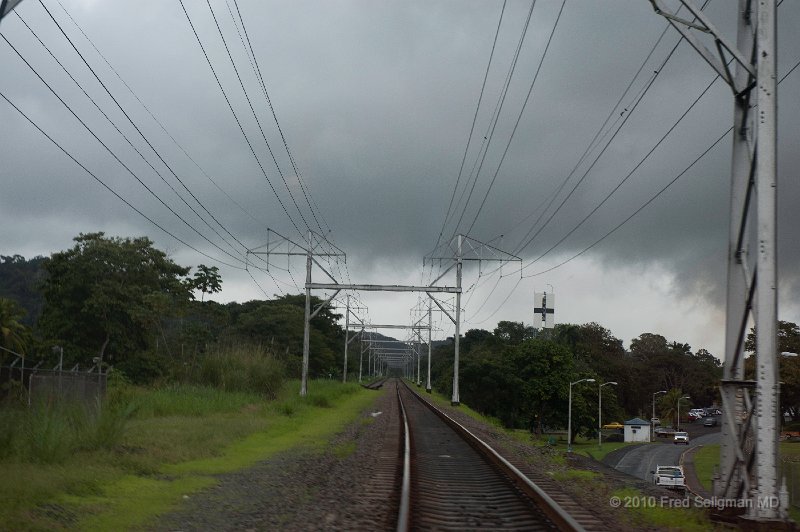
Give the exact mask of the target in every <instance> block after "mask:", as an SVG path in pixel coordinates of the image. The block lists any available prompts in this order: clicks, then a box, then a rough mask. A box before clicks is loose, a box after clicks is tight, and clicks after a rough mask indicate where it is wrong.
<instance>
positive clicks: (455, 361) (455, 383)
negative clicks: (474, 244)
mask: <svg viewBox="0 0 800 532" xmlns="http://www.w3.org/2000/svg"><path fill="white" fill-rule="evenodd" d="M461 242H462V236H461V235H458V251H457V254H456V288H458V289H459V290H458V292H456V323H455V325H456V335H455V356H454V358H453V397H452V399H451V400H450V404H451V405H453V406H458V405H459V404H460V403H461V398H460V395H459V392H458V348H459V343H460V336H461V266H462V260H461Z"/></svg>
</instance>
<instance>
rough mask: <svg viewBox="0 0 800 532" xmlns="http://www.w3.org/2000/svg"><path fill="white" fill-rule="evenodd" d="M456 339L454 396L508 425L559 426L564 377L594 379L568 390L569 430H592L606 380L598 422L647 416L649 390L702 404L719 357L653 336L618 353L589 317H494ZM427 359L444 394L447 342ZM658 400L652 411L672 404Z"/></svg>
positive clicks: (708, 397)
mask: <svg viewBox="0 0 800 532" xmlns="http://www.w3.org/2000/svg"><path fill="white" fill-rule="evenodd" d="M461 345H462V349H461V358H460V361H459V364H460V367H461V372H460V379H459V393H460V400H461V401H463V402H465V403H467V404H469V405H470V406H472V407H474V408H476V409H477V410H479V411H481V412H483V413H485V414H488V415H491V416H494V417H496V418H498V419H500V420H501V421H502V422H503V424H504V425H506V426H508V427H517V428H528V429H531V430H534V431H542V430H547V429H556V428H557V429H564V428H566V425H567V418H568V404H569V389H570V383H575V382H577V381H579V380H581V379H594V382H582V383H579V384H575V385H574V386H573V388H572V392H573V393H572V425H573V429H574V431H575V432H576V433H581V432H582V433H585V434H593V433H594V432H595V431H596V429H597V422H598V406H599V405H598V403H599V400H598V394H599V390H598V387H599V385H601V384H605V383H609V382H616V383H617V384H616V385H613V384H608V385H605V386H603V388H602V394H603V400H602V408H603V412H602V419H603V420H604V423H605V422H608V421H612V420H616V421H623V420H624V419H629V418H631V417H634V416H638V417H642V418H644V419H649V418H650V417H651V409H652V399H653V395H652V394H653V393H654V392H656V391H659V390H663V389H666V390H674V391H675V393H677V397H682V396H684V395H691V397H692V398H693V401H694V404H697V405H702V406H710V405H711V404H714V403H715V402H717V399H718V396H717V393H716V388H715V387H716V386H717V385H718V383H719V379H720V377H721V368H720V362H719V360H718V359H716V358H715V357H713V356H712V355H711V354H710V353H708V352H707V351H705V350H700V351H698V352H697V353H692V352H691V349H690V347H689V346H688V345H686V344H680V343H677V342H672V343H670V342H668V341H667V340H666V339H665V338H664V337H662V336H660V335H656V334H651V333H644V334H642V335H640V336H639V337H638V338H635V339H633V341H632V342H631V349H630V351H629V352H626V351H625V349H624V348H623V345H622V341H621V340H620V339H618V338H615V337H614V336H613V335H612V334H611V332H610V331H608V330H607V329H604V328H603V327H602V326H600V325H598V324H596V323H588V324H585V325H574V324H559V325H557V326H556V327H555V329H553V330H552V331H535V330H533V329H531V328H529V327H525V326H524V325H523V324H522V323H513V322H500V323H499V324H498V326H497V328H496V329H495V330H494V331H493V332H489V331H485V330H470V331H467V333H466V334H465V335H464V340H463V342H462V344H461ZM434 360H435V361H436V362H435V364H434V365H433V368H434V380H435V383H436V385H437V387H438V388H439V389H443V390H447V393H451V391H452V367H453V346H452V345H448V346H442V347H439V348H438V349H437V350H436V352H435V357H434ZM673 395H674V394H673ZM669 397H672V395H670V396H669ZM660 399H661V400H660V401H659V402H657V403H656V411H657V414H658V413H659V412H661V411H664V412H665V413H667V411H668V410H669V409H670V408H674V407H673V406H672V405H671V404H670V403H669V399H665V398H664V397H661V398H660ZM688 405H689V403H688V402H687V401H686V400H684V401H683V402H682V404H681V408H683V412H684V414H685V412H686V411H688V408H689V406H688Z"/></svg>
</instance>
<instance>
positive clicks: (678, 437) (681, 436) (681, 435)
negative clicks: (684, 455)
mask: <svg viewBox="0 0 800 532" xmlns="http://www.w3.org/2000/svg"><path fill="white" fill-rule="evenodd" d="M672 443H674V444H675V445H678V444H679V443H685V444H686V445H689V433H688V432H676V433H675V436H673V438H672Z"/></svg>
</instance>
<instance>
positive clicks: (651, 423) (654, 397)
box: [650, 390, 667, 443]
mask: <svg viewBox="0 0 800 532" xmlns="http://www.w3.org/2000/svg"><path fill="white" fill-rule="evenodd" d="M660 393H667V390H659V391H657V392H656V393H654V394H653V417H652V418H650V443H653V440H654V439H655V437H656V435H655V431H656V426H655V425H654V424H653V420H654V419H655V418H656V395H658V394H660Z"/></svg>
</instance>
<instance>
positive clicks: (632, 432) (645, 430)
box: [624, 417, 650, 443]
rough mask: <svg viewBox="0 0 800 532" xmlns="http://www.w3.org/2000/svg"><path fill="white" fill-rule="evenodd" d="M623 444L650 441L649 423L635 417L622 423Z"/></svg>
mask: <svg viewBox="0 0 800 532" xmlns="http://www.w3.org/2000/svg"><path fill="white" fill-rule="evenodd" d="M624 425H625V442H626V443H627V442H649V441H650V422H649V421H645V420H644V419H641V418H638V417H635V418H633V419H629V420H628V421H626V422H625V423H624Z"/></svg>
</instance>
